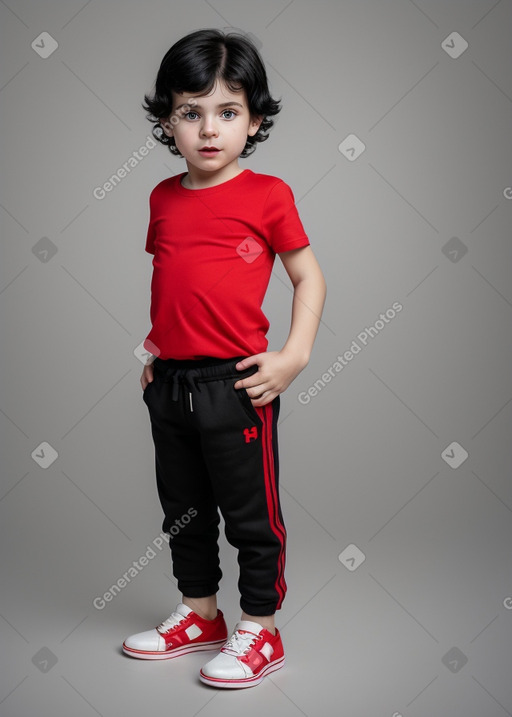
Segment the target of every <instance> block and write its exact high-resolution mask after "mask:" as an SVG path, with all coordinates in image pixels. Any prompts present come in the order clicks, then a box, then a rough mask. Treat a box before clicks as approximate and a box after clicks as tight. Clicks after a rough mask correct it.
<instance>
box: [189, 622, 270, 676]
mask: <svg viewBox="0 0 512 717" xmlns="http://www.w3.org/2000/svg"><path fill="white" fill-rule="evenodd" d="M283 665H284V650H283V643H282V642H281V635H280V634H279V630H277V629H276V634H275V635H272V633H271V632H269V631H268V630H266V629H265V628H264V627H262V626H261V625H259V624H258V623H257V622H251V621H250V620H242V621H241V622H239V623H237V625H236V626H235V629H234V631H233V634H232V635H231V637H230V638H229V640H228V641H227V642H226V644H225V645H224V647H223V648H222V649H221V651H220V653H219V654H218V655H217V656H216V657H214V658H213V660H210V662H207V663H206V665H204V666H203V668H202V669H201V671H200V673H199V679H200V680H201V681H202V682H205V683H206V684H207V685H213V686H214V687H231V688H236V687H253V686H254V685H258V684H259V683H260V682H261V681H262V680H263V678H264V677H265V676H266V675H269V674H270V673H271V672H274V671H275V670H279V669H280V668H281V667H283Z"/></svg>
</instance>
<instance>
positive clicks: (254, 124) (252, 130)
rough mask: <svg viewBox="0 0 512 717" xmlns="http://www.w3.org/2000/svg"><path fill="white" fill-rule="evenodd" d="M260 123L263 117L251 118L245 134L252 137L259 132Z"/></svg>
mask: <svg viewBox="0 0 512 717" xmlns="http://www.w3.org/2000/svg"><path fill="white" fill-rule="evenodd" d="M262 122H263V115H258V116H256V117H251V121H250V123H249V129H248V130H247V134H248V135H249V137H254V135H255V134H256V132H257V131H258V130H259V128H260V125H261V123H262Z"/></svg>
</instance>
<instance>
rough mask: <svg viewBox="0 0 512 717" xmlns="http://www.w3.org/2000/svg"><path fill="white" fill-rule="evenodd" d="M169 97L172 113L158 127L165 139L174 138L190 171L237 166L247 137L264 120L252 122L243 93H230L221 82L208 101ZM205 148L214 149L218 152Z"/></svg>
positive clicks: (188, 95) (195, 96) (187, 95)
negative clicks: (171, 101)
mask: <svg viewBox="0 0 512 717" xmlns="http://www.w3.org/2000/svg"><path fill="white" fill-rule="evenodd" d="M172 94H173V112H172V114H171V116H170V117H169V118H167V119H165V120H160V124H161V125H162V127H163V130H164V132H165V134H166V135H168V136H169V137H174V141H175V142H176V146H177V148H178V149H179V151H180V152H181V154H182V155H183V156H184V157H185V159H186V161H187V165H188V166H189V169H190V166H191V165H192V167H195V168H197V169H198V170H202V171H204V172H215V171H218V170H220V169H222V168H224V167H226V166H227V165H229V164H235V165H237V166H238V157H239V156H240V154H241V152H242V150H243V148H244V147H245V144H246V141H247V136H251V137H252V136H254V135H255V134H256V132H257V131H258V129H259V126H260V124H261V122H262V120H263V118H262V117H258V118H251V116H250V113H249V106H248V103H247V98H246V94H245V91H244V90H241V91H240V92H231V91H230V90H229V89H228V88H227V87H226V85H225V84H224V83H223V82H217V83H216V84H215V87H214V90H213V92H212V93H210V94H209V95H208V96H207V97H205V96H202V97H200V96H199V95H198V94H197V93H192V94H191V93H183V94H178V93H176V92H173V93H172ZM204 147H216V149H217V151H206V150H204V149H203V148H204Z"/></svg>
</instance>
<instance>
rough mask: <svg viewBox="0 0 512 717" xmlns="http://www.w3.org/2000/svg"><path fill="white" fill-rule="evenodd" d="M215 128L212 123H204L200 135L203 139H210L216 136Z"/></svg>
mask: <svg viewBox="0 0 512 717" xmlns="http://www.w3.org/2000/svg"><path fill="white" fill-rule="evenodd" d="M217 133H218V132H217V128H216V126H215V124H214V123H213V122H211V121H210V122H204V124H203V126H202V127H201V134H202V135H203V136H204V137H212V136H215V135H216V134H217Z"/></svg>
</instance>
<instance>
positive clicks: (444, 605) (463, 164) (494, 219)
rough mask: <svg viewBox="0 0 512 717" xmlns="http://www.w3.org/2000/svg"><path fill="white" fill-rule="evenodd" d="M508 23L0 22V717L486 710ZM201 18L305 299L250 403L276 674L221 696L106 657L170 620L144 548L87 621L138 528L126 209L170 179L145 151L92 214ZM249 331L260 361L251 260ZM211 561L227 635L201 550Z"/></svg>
mask: <svg viewBox="0 0 512 717" xmlns="http://www.w3.org/2000/svg"><path fill="white" fill-rule="evenodd" d="M511 21H512V3H511V2H510V0H501V2H494V1H493V0H481V1H478V2H477V1H476V0H475V1H473V2H461V1H457V2H441V1H440V0H428V1H427V0H423V1H421V0H418V1H417V2H412V1H411V0H386V1H384V2H382V1H378V0H371V1H370V0H364V1H361V0H358V1H357V2H356V0H352V1H350V2H334V1H333V0H331V1H330V2H328V1H326V0H324V1H321V0H320V1H317V2H306V1H305V0H292V1H291V2H289V1H288V0H279V1H277V2H276V1H274V2H270V0H263V1H260V2H239V1H238V0H211V1H210V0H206V1H203V0H188V2H186V3H172V2H168V1H167V2H164V1H163V0H149V1H147V2H144V3H142V2H133V1H131V2H121V1H120V0H118V1H114V0H109V1H108V2H100V1H99V0H90V1H89V2H83V0H76V1H67V2H64V1H63V0H59V1H57V0H55V1H52V0H44V1H42V2H35V1H32V2H29V1H28V0H27V1H25V2H24V1H22V0H10V1H9V0H8V1H7V2H0V22H1V25H2V38H1V42H2V63H1V71H0V73H1V80H0V86H1V93H0V99H1V110H0V111H1V126H2V130H3V142H2V150H1V160H2V167H3V169H4V171H3V183H2V185H3V186H2V190H3V191H2V209H1V212H0V214H1V218H2V225H3V236H4V239H3V241H4V250H3V260H2V275H1V283H0V292H1V294H0V297H1V301H0V312H1V322H2V373H3V376H2V378H3V380H2V388H1V392H2V393H1V404H0V405H1V417H0V420H1V432H2V438H3V442H4V445H3V452H2V456H3V466H2V486H1V495H0V498H1V500H0V544H1V546H2V559H1V586H2V587H1V590H2V602H1V616H0V641H1V646H2V650H1V652H2V664H1V665H0V675H1V677H0V713H1V715H2V717H27V716H31V715H38V717H50V716H52V717H54V716H55V715H70V714H72V715H74V716H75V717H91V716H93V715H95V714H96V715H98V714H99V715H102V716H103V717H109V716H117V715H121V714H123V715H138V714H145V713H148V712H149V711H151V713H154V714H159V713H162V712H161V711H162V710H165V713H166V714H179V715H180V716H181V717H189V716H190V717H192V716H195V715H201V717H213V716H214V715H221V714H222V715H225V716H226V717H229V716H230V715H241V714H243V715H246V716H247V717H252V716H253V715H254V716H255V715H260V714H261V712H262V710H263V709H264V710H266V712H267V714H269V715H277V714H280V715H282V717H298V716H299V715H307V716H308V717H319V716H323V715H332V714H340V715H351V716H353V717H368V716H370V715H379V716H383V717H399V715H403V717H430V716H431V715H444V716H447V717H456V716H458V715H464V717H482V716H484V715H485V717H503V715H511V714H512V689H511V682H510V675H511V665H512V569H511V568H512V562H511V550H510V548H511V544H512V512H511V511H512V486H511V481H510V476H511V451H510V445H511V441H510V427H511V417H512V403H511V399H512V373H511V371H510V366H511V359H512V351H511V349H512V346H511V332H510V321H511V318H512V312H511V307H512V286H511V283H512V282H511V272H510V270H511V259H512V248H511V242H510V234H511V232H510V229H511V220H510V216H511V212H512V201H511V197H512V189H511V185H512V175H511V174H510V169H511V151H510V127H511V112H510V109H511V98H512V87H511V84H510V79H511V77H512V66H511V65H512V63H511V52H510V31H511V27H512V22H511ZM229 26H231V27H234V28H239V29H242V30H243V31H244V32H250V33H252V35H253V37H254V38H255V39H256V41H257V42H258V43H259V45H260V47H261V53H262V55H263V58H264V60H265V62H266V65H267V70H268V75H269V79H270V82H271V87H272V91H273V93H274V94H275V95H277V96H278V97H281V98H282V99H283V104H284V109H283V111H282V113H281V115H280V116H279V118H278V120H277V123H276V126H275V128H274V129H273V130H272V132H271V136H270V139H269V140H268V142H267V143H266V144H263V145H260V146H259V147H258V149H257V151H256V153H255V155H254V156H253V157H252V158H249V159H247V160H241V162H240V163H241V166H243V167H250V168H251V169H253V170H254V171H256V172H263V173H266V174H272V175H276V176H280V177H282V178H283V179H284V180H285V181H286V182H288V183H289V184H290V185H291V187H292V189H293V191H294V194H295V198H296V202H297V206H298V209H299V211H300V214H301V217H302V219H303V222H304V225H305V227H306V230H307V232H308V235H309V236H310V240H311V244H312V246H313V248H314V250H315V253H316V255H317V257H318V259H319V261H320V263H321V265H322V267H323V269H324V272H325V276H326V279H327V283H328V301H327V304H326V309H325V313H324V317H323V322H322V325H321V328H320V331H319V335H318V339H317V343H316V345H315V350H314V354H313V357H312V359H311V362H310V364H309V366H308V367H307V368H306V369H305V370H304V371H303V372H302V373H301V374H300V375H299V377H298V378H297V379H296V380H295V382H294V383H293V384H292V385H291V387H290V388H289V389H288V391H287V392H286V394H285V395H284V396H283V397H282V413H281V424H280V456H281V484H282V502H283V510H284V516H285V522H286V525H287V528H288V540H289V542H288V546H289V548H288V562H287V582H288V588H289V592H288V595H287V598H286V600H285V603H284V605H283V609H282V610H281V611H280V612H279V613H278V615H277V618H278V619H277V625H278V627H280V628H281V630H282V634H283V641H284V645H285V650H286V653H287V666H286V667H285V669H283V670H281V671H280V672H277V673H276V674H275V675H272V676H271V677H269V678H267V679H266V680H265V681H264V683H263V684H262V685H260V686H259V687H257V688H255V689H251V690H243V691H233V692H232V691H215V690H212V689H210V688H208V687H206V686H204V685H201V684H200V683H199V682H198V679H197V671H198V670H199V668H200V666H201V665H202V664H203V663H204V662H205V661H206V660H207V659H210V657H211V655H208V654H207V653H203V654H201V653H198V654H195V655H189V656H187V657H184V658H182V659H180V660H172V661H165V662H159V663H149V662H142V661H137V660H133V659H130V658H128V657H126V656H124V655H122V653H121V652H120V645H121V642H122V640H123V638H124V637H125V636H127V635H129V634H131V633H133V632H138V631H140V630H145V629H149V628H151V627H152V626H154V625H156V624H157V623H158V622H160V620H162V619H164V618H165V617H167V616H168V615H169V614H170V612H171V611H172V609H174V606H175V604H176V602H177V599H178V598H179V593H178V592H177V589H176V585H175V581H174V578H173V577H172V575H171V571H170V564H169V558H168V549H167V546H164V548H163V549H162V550H157V551H156V553H157V554H156V557H154V558H153V559H151V560H150V561H149V562H148V564H147V565H146V566H145V567H144V568H143V569H142V570H141V572H140V573H139V574H138V575H137V577H135V578H134V579H133V580H132V581H131V582H130V583H129V584H127V585H126V587H124V589H123V590H122V591H121V592H120V594H119V595H117V596H116V597H115V599H114V600H112V601H111V602H109V603H106V606H105V607H104V609H103V610H98V609H96V608H95V607H94V606H93V600H94V599H95V598H96V597H97V596H101V595H103V593H104V592H105V591H108V590H109V588H110V586H111V585H112V584H113V583H115V582H116V581H117V580H118V578H119V577H121V576H122V574H123V573H124V572H126V570H127V569H128V568H129V567H130V565H131V564H132V562H133V561H137V560H138V559H139V557H140V556H142V555H144V553H145V552H146V551H147V549H148V546H150V545H152V544H154V543H153V541H154V540H155V539H156V538H157V537H158V535H159V533H160V526H161V520H162V515H161V509H160V505H159V503H158V499H157V495H156V489H155V485H154V470H153V461H154V453H153V444H152V440H151V436H150V429H149V419H148V414H147V409H146V407H145V405H144V404H143V402H142V398H141V387H140V384H139V376H140V373H141V370H142V363H141V361H140V360H139V358H137V356H136V355H135V353H134V352H136V351H137V347H138V346H139V345H140V343H141V341H142V340H143V339H144V337H145V336H146V335H147V333H148V331H149V282H150V277H151V257H150V255H148V254H146V253H145V252H144V242H145V235H146V228H147V221H148V197H149V193H150V191H151V189H152V188H153V187H154V186H155V185H156V184H157V183H158V182H159V181H161V180H162V179H164V178H165V177H168V176H170V175H172V174H176V173H178V172H181V171H184V169H185V165H184V162H183V160H180V159H178V158H174V157H172V156H171V155H170V154H169V153H168V151H167V150H166V149H165V148H164V147H162V146H160V145H158V146H157V147H156V148H155V149H152V150H151V151H150V152H149V154H148V155H147V156H146V157H144V158H143V160H142V161H141V162H140V163H139V164H138V166H137V167H136V168H134V169H133V170H132V171H131V172H130V174H129V175H127V176H126V177H125V178H124V179H123V180H122V182H120V184H119V185H118V186H117V187H116V188H115V189H114V191H112V192H110V193H108V194H107V195H106V197H105V198H104V199H103V200H98V199H95V198H94V196H93V190H94V188H95V187H97V186H100V185H102V184H103V183H104V182H105V181H107V180H108V178H109V177H110V176H111V175H112V174H113V173H114V172H116V171H117V170H118V168H119V167H121V166H122V164H123V163H124V162H126V161H127V159H128V158H129V157H130V156H131V155H132V153H133V152H134V151H136V150H137V149H138V148H139V147H140V146H141V145H143V144H144V142H145V141H146V137H147V136H148V134H149V132H150V129H151V125H150V123H149V122H148V121H147V120H146V119H145V117H144V112H143V110H142V108H141V106H140V103H141V102H142V100H143V94H144V92H148V91H150V90H151V88H152V85H153V82H154V79H155V76H156V71H157V69H158V66H159V63H160V60H161V59H162V57H163V55H164V53H165V52H166V51H167V50H168V48H169V47H170V45H171V44H172V43H174V42H175V41H176V40H177V39H178V38H179V37H181V36H182V35H184V34H186V33H187V32H189V31H191V30H194V29H198V28H201V27H219V28H225V27H229ZM42 32H47V33H49V34H50V35H51V36H52V37H53V38H54V39H55V41H56V42H57V43H58V48H57V49H56V50H55V51H54V52H53V53H52V54H51V55H50V56H48V57H47V58H46V59H45V58H43V57H41V56H40V54H39V52H41V51H43V50H42V49H41V48H42V45H43V44H44V47H45V48H46V49H48V47H50V46H49V44H48V38H46V42H41V41H40V40H37V38H38V37H39V36H40V34H41V33H42ZM453 32H457V33H459V35H460V36H461V38H459V37H456V38H455V40H453V41H452V40H451V39H450V38H449V36H450V35H451V33H453ZM447 38H448V39H447ZM462 38H463V39H462ZM34 40H36V43H35V44H36V48H37V47H39V48H40V49H39V52H38V51H37V49H33V48H32V47H31V45H32V43H33V42H34ZM464 41H465V42H467V43H468V47H467V49H465V51H464V52H462V53H461V54H459V53H460V50H462V49H463V47H464ZM457 54H459V56H458V57H455V56H454V55H457ZM452 55H453V56H452ZM349 135H356V137H357V138H358V140H359V142H362V143H363V144H364V145H365V150H364V151H363V152H362V153H361V154H359V156H356V155H357V153H356V154H353V153H352V154H351V152H350V147H355V146H356V144H354V143H357V140H355V139H353V138H349V139H346V138H347V137H349ZM345 140H346V143H345V144H342V143H343V142H344V141H345ZM340 144H342V149H343V148H344V147H349V151H348V152H347V153H344V152H343V151H341V150H340V149H339V145H340ZM347 155H348V156H347ZM52 252H53V254H52ZM395 301H398V302H400V304H401V305H402V307H403V308H402V310H401V311H400V312H399V313H397V314H396V316H395V317H394V318H393V319H392V320H390V321H389V322H388V323H387V324H383V325H382V326H381V325H380V324H378V325H377V328H378V329H379V327H380V330H377V332H376V333H377V335H375V336H373V337H372V338H370V339H368V340H367V342H366V345H365V344H364V343H363V340H362V338H361V336H360V335H361V334H363V335H364V334H365V332H368V329H369V328H370V327H371V326H372V325H375V322H376V321H377V320H378V318H379V314H381V313H385V312H386V310H387V309H389V308H390V307H391V306H392V304H393V302H395ZM265 308H266V311H267V313H268V315H269V317H270V319H271V322H272V329H271V331H270V334H269V338H270V348H271V349H279V348H280V347H281V346H282V344H283V342H284V340H285V338H286V335H287V331H288V327H289V318H290V308H291V290H290V283H289V281H288V279H287V277H286V273H285V272H284V269H283V267H282V265H281V263H280V261H279V260H277V261H276V265H275V271H274V274H273V277H272V281H271V285H270V288H269V291H268V295H267V299H266V302H265ZM354 341H355V342H356V343H357V344H358V345H359V346H360V350H359V352H358V353H357V354H355V355H354V356H353V358H352V360H351V361H350V362H348V363H347V365H346V366H345V367H344V368H343V370H342V371H341V372H340V373H338V374H336V375H335V378H333V379H332V380H331V381H330V382H329V383H324V385H323V386H322V384H320V383H317V387H318V386H319V387H320V388H321V390H320V391H318V392H317V395H316V396H315V397H314V398H312V399H311V400H310V402H309V403H305V402H304V401H302V402H301V400H300V396H301V395H302V392H307V391H308V389H309V388H310V387H311V386H313V385H314V384H315V382H318V380H319V379H321V377H322V374H324V373H325V372H326V371H327V369H328V368H329V367H331V366H333V363H334V362H335V361H336V358H337V356H338V355H340V354H343V353H344V352H345V351H347V350H348V349H350V347H351V345H352V344H353V342H354ZM311 393H314V391H311ZM43 442H46V443H48V444H50V446H51V447H52V448H53V449H54V451H56V452H57V454H58V455H57V458H56V460H55V461H54V462H53V463H51V465H49V466H48V467H46V468H45V467H43V466H42V465H41V463H42V460H41V456H42V455H43V454H44V456H45V457H46V458H47V457H48V455H49V450H50V449H48V447H45V446H43V448H42V449H41V448H40V445H41V443H43ZM454 442H455V443H456V444H457V445H455V447H452V448H449V446H450V445H451V444H453V443H454ZM464 451H465V452H467V454H468V455H467V457H465V453H464ZM33 456H34V457H33ZM38 456H39V457H38ZM459 457H461V458H459ZM462 458H465V460H462ZM461 460H462V462H461ZM354 546H355V547H354ZM361 554H364V556H365V559H364V560H363V562H360V559H361ZM340 555H341V558H340V557H339V556H340ZM358 556H359V557H358ZM222 567H223V570H224V573H225V576H224V579H223V583H222V588H221V592H220V595H219V604H220V607H221V608H222V609H223V610H224V612H225V614H226V616H227V620H228V623H229V626H230V629H231V628H232V626H233V625H234V623H235V621H236V620H237V619H238V618H239V606H238V593H237V588H236V580H237V566H236V555H235V552H234V550H233V549H232V548H231V546H229V545H228V544H227V543H226V541H225V540H224V539H223V542H222ZM466 659H467V662H466Z"/></svg>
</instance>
